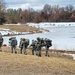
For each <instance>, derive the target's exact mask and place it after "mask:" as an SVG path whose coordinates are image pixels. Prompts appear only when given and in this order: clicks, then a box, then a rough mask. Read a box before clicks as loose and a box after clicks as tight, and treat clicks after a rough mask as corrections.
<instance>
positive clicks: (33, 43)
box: [30, 40, 37, 55]
mask: <svg viewBox="0 0 75 75" xmlns="http://www.w3.org/2000/svg"><path fill="white" fill-rule="evenodd" d="M31 46H32V55H34V52H35V53H36V49H37V41H36V40H32V43H31V45H30V47H31Z"/></svg>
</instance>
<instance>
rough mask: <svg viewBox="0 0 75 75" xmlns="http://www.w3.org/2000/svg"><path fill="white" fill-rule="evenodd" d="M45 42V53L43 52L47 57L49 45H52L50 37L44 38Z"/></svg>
mask: <svg viewBox="0 0 75 75" xmlns="http://www.w3.org/2000/svg"><path fill="white" fill-rule="evenodd" d="M45 42H46V54H45V56H48V57H49V53H48V51H49V47H51V46H52V41H51V40H50V39H47V38H45Z"/></svg>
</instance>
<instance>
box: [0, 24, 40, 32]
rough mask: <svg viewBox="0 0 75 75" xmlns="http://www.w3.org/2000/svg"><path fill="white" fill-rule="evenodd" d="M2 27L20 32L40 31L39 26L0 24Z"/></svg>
mask: <svg viewBox="0 0 75 75" xmlns="http://www.w3.org/2000/svg"><path fill="white" fill-rule="evenodd" d="M0 28H5V29H10V30H14V31H18V32H28V31H29V32H33V31H36V32H38V30H39V29H38V28H35V27H31V26H25V25H0Z"/></svg>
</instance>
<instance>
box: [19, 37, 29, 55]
mask: <svg viewBox="0 0 75 75" xmlns="http://www.w3.org/2000/svg"><path fill="white" fill-rule="evenodd" d="M28 45H29V39H25V38H21V39H20V44H19V47H20V48H21V49H20V53H21V54H22V50H24V54H25V55H27V51H26V49H27V46H28Z"/></svg>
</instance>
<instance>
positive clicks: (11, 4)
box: [4, 0, 75, 10]
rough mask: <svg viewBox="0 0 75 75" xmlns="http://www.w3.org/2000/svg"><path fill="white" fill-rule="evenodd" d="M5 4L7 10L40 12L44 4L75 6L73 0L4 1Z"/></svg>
mask: <svg viewBox="0 0 75 75" xmlns="http://www.w3.org/2000/svg"><path fill="white" fill-rule="evenodd" d="M4 1H5V2H6V4H7V8H13V9H18V8H22V9H28V8H33V9H35V10H40V9H42V8H43V7H44V5H45V4H49V5H52V6H53V5H59V6H67V5H69V4H71V5H74V6H75V0H4Z"/></svg>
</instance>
